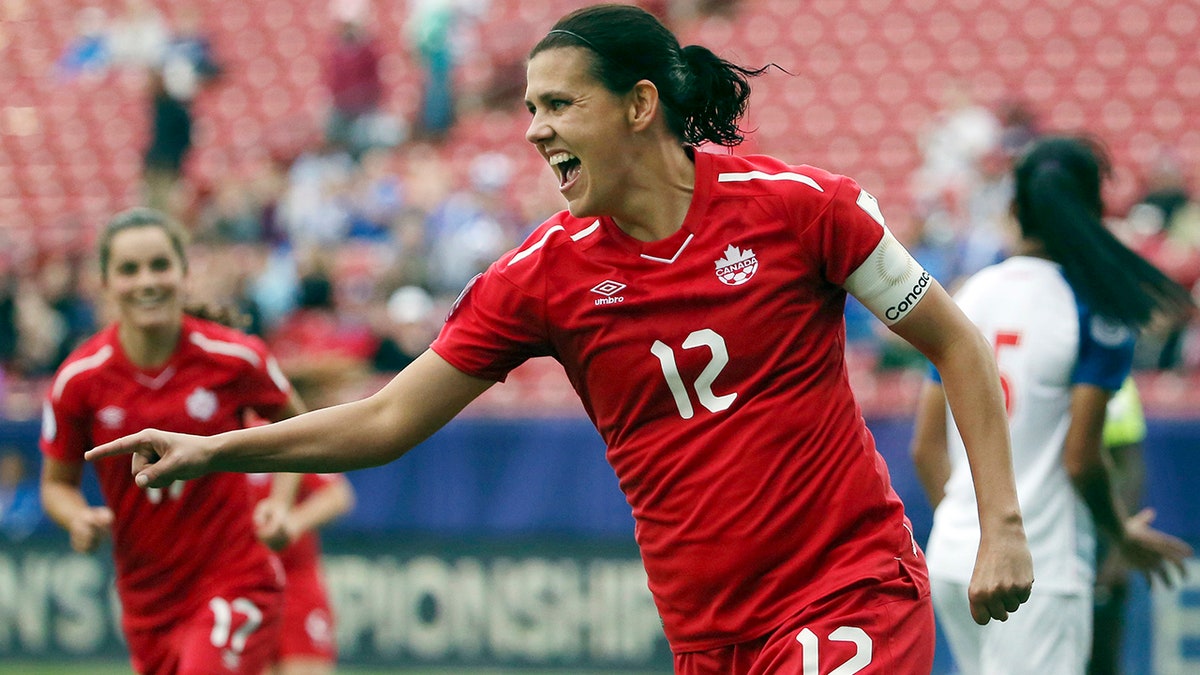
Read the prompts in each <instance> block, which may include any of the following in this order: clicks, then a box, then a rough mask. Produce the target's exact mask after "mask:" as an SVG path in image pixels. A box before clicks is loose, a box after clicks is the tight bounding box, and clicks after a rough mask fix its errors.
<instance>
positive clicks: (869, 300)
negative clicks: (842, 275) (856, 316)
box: [843, 227, 933, 326]
mask: <svg viewBox="0 0 1200 675" xmlns="http://www.w3.org/2000/svg"><path fill="white" fill-rule="evenodd" d="M932 285H933V277H931V276H929V272H926V271H925V269H924V268H923V267H921V263H918V262H917V261H916V260H915V259H914V258H913V257H912V256H911V255H909V253H908V251H906V250H905V249H904V246H903V245H901V244H900V242H898V241H896V238H895V237H893V236H892V233H891V232H890V231H889V230H888V229H887V228H886V227H885V228H883V239H881V240H879V245H878V246H876V247H875V250H874V251H871V254H870V255H868V256H867V259H866V260H864V261H863V262H862V264H861V265H859V266H858V269H856V270H854V273H853V274H851V275H850V276H849V277H847V278H846V283H845V284H843V288H845V289H846V290H847V291H849V293H850V294H851V295H853V296H854V297H855V298H857V299H858V301H859V302H861V303H862V304H863V306H864V307H866V308H867V309H869V310H871V313H872V314H874V315H875V316H877V317H879V320H880V321H882V322H884V323H885V324H887V325H889V326H891V325H892V324H894V323H896V322H897V321H899V320H900V319H903V318H904V317H905V316H908V313H909V312H911V311H912V309H913V307H916V306H917V303H918V302H920V301H921V298H923V297H925V291H927V290H929V287H930V286H932Z"/></svg>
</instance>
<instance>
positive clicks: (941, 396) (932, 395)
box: [910, 380, 950, 509]
mask: <svg viewBox="0 0 1200 675" xmlns="http://www.w3.org/2000/svg"><path fill="white" fill-rule="evenodd" d="M946 424H947V419H946V394H945V392H944V391H943V390H942V385H941V384H938V383H937V382H934V381H933V380H926V381H925V384H924V385H923V386H922V387H921V395H920V397H919V398H918V399H917V416H916V421H915V423H914V424H913V440H912V446H911V450H910V452H911V454H912V458H913V466H915V467H916V470H917V478H919V479H920V480H921V486H922V487H923V488H925V496H927V497H928V498H929V503H930V505H932V506H933V508H935V509H936V508H937V505H938V504H940V503H941V501H942V497H944V496H945V495H946V481H948V480H950V453H949V450H948V447H947V443H946Z"/></svg>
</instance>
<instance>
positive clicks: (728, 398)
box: [650, 328, 737, 420]
mask: <svg viewBox="0 0 1200 675" xmlns="http://www.w3.org/2000/svg"><path fill="white" fill-rule="evenodd" d="M696 347H708V349H709V351H710V352H711V353H712V360H711V361H709V362H708V365H707V366H705V367H704V370H703V371H702V372H701V373H700V376H699V377H697V378H696V382H695V383H694V384H693V385H692V386H693V388H695V390H696V398H698V399H699V400H700V405H702V406H704V407H705V408H706V409H708V411H709V412H714V413H715V412H721V411H722V410H725V409H727V408H728V407H729V406H731V405H733V400H734V399H736V398H737V392H733V393H730V394H725V395H724V396H717V395H716V394H714V393H713V390H712V384H713V382H715V381H716V379H717V375H719V374H721V371H722V370H723V369H724V368H725V366H726V365H728V364H729V351H728V350H727V349H726V348H725V338H723V337H721V336H720V335H719V334H718V333H717V332H716V331H714V330H712V329H709V328H704V329H701V330H697V331H692V333H691V334H690V335H688V336H687V339H686V340H684V341H683V348H684V349H695V348H696ZM650 353H651V354H654V355H655V356H657V357H658V363H659V365H661V366H662V372H663V377H665V378H666V380H667V387H668V388H670V390H671V396H673V397H674V398H675V405H676V406H678V407H679V416H680V417H682V418H683V419H685V420H690V419H692V416H693V415H695V414H696V411H695V409H694V408H693V407H692V399H691V397H690V396H688V391H687V385H686V384H684V382H683V378H682V377H680V376H679V367H678V366H676V365H675V350H674V349H671V348H670V347H668V346H667V345H666V343H664V342H663V341H662V340H655V341H654V344H653V345H651V346H650Z"/></svg>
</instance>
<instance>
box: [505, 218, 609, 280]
mask: <svg viewBox="0 0 1200 675" xmlns="http://www.w3.org/2000/svg"><path fill="white" fill-rule="evenodd" d="M599 230H600V219H599V218H575V217H574V216H572V215H571V214H570V212H568V211H560V212H559V213H556V214H554V215H553V216H551V217H550V218H549V219H547V220H546V222H544V223H542V224H541V225H539V226H538V227H537V228H536V229H534V231H533V232H532V233H531V234H530V235H529V236H528V237H526V238H525V241H523V242H521V244H520V245H519V246H517V247H516V248H514V249H512V250H511V251H509V252H508V253H505V254H504V255H502V256H500V258H499V260H497V261H496V263H495V265H494V267H495V269H496V270H497V271H498V272H500V273H502V274H505V275H516V276H519V275H521V274H522V273H523V272H524V271H526V270H533V269H537V268H538V267H541V266H544V265H546V264H548V263H550V262H551V261H553V260H555V259H557V258H560V257H562V256H564V255H570V251H571V250H572V248H573V247H581V246H587V245H588V244H589V242H590V240H591V239H592V235H594V234H595V233H597V232H598V231H599Z"/></svg>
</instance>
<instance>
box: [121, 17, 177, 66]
mask: <svg viewBox="0 0 1200 675" xmlns="http://www.w3.org/2000/svg"><path fill="white" fill-rule="evenodd" d="M109 35H110V39H111V45H112V55H113V63H114V65H117V66H121V67H124V68H126V69H128V70H130V71H133V72H135V73H137V72H144V71H148V70H152V69H156V68H158V67H159V65H160V64H161V63H162V58H163V54H164V52H165V50H166V47H167V41H168V40H169V38H170V30H169V29H168V28H167V22H166V20H165V19H163V16H162V14H161V13H159V11H158V10H157V9H155V7H154V5H152V4H151V3H150V2H149V0H125V11H124V12H123V13H122V14H121V15H119V16H117V17H116V18H114V19H113V21H112V23H111V30H110V32H109Z"/></svg>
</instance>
